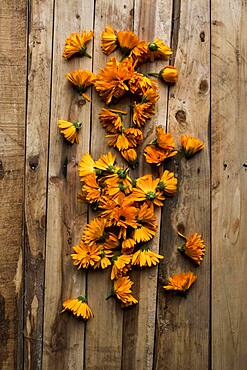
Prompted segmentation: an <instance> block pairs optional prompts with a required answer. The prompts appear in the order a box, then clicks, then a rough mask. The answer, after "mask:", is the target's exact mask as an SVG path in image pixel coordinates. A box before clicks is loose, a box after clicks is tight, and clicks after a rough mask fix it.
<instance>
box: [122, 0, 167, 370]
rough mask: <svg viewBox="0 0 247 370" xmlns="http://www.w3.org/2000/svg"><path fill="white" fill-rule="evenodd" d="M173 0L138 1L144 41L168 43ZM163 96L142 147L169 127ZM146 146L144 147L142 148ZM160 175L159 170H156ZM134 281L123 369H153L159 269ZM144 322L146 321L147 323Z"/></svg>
mask: <svg viewBox="0 0 247 370" xmlns="http://www.w3.org/2000/svg"><path fill="white" fill-rule="evenodd" d="M171 12H172V1H170V0H166V1H161V0H156V1H153V2H150V1H148V0H138V1H136V2H135V11H134V30H135V32H136V33H137V34H138V36H139V37H140V38H141V39H142V40H148V41H152V40H153V39H154V38H155V37H159V38H161V39H163V40H164V41H165V42H166V43H167V44H169V38H170V31H171ZM162 67H164V62H156V63H152V64H149V65H147V66H143V67H142V70H143V71H146V70H148V71H152V72H154V71H160V70H161V69H162ZM159 94H160V99H159V101H158V103H157V104H156V114H155V116H154V118H153V119H152V121H151V122H150V123H149V124H148V126H147V130H145V142H144V145H143V147H144V146H145V145H146V144H148V143H150V142H151V141H152V140H153V139H154V136H155V126H156V125H163V126H164V128H165V126H166V115H167V98H168V89H167V87H166V86H164V85H163V84H159ZM142 149H143V148H142ZM150 171H151V166H149V165H147V164H146V163H145V160H144V158H143V156H142V155H140V158H139V166H138V169H137V171H136V176H143V175H144V174H145V173H150ZM153 173H154V176H157V175H158V173H157V171H154V172H153ZM156 216H157V219H158V224H159V223H160V217H161V209H157V210H156ZM159 238H160V228H159V229H158V231H157V233H156V235H155V237H154V239H153V241H152V248H153V249H154V250H156V251H157V252H159ZM133 275H134V278H133V280H134V281H135V283H136V286H135V292H136V296H137V297H138V298H139V304H138V305H137V306H136V307H134V308H133V309H132V310H128V311H126V312H125V314H124V329H123V330H124V338H123V359H122V368H123V369H147V370H149V369H152V366H153V355H154V337H155V316H156V296H157V276H158V268H152V269H145V270H143V271H141V272H140V271H137V272H135V273H134V274H133ZM144 323H145V324H144Z"/></svg>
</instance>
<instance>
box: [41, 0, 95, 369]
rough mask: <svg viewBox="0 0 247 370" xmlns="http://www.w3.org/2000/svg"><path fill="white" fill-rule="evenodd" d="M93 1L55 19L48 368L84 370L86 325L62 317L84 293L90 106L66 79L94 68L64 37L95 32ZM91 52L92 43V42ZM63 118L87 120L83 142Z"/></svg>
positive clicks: (70, 5)
mask: <svg viewBox="0 0 247 370" xmlns="http://www.w3.org/2000/svg"><path fill="white" fill-rule="evenodd" d="M93 14H94V1H92V0H90V1H88V0H85V1H81V0H73V1H69V2H67V3H65V2H56V6H55V15H54V46H53V74H52V99H51V127H50V152H49V182H48V214H47V217H48V221H47V239H46V267H45V312H44V346H43V368H44V369H57V368H58V367H59V369H66V370H67V369H82V368H83V361H84V327H85V324H84V323H83V322H82V321H78V320H77V319H76V318H74V317H69V315H68V314H67V313H65V314H62V315H61V314H60V312H61V308H62V302H63V301H64V300H65V299H68V298H72V297H78V296H79V295H81V294H84V293H85V276H84V273H82V272H78V271H77V270H76V268H74V267H73V265H72V261H71V257H70V254H71V252H72V246H73V245H75V244H76V243H78V241H79V239H80V236H81V232H82V228H83V226H84V225H85V223H86V222H87V206H86V205H83V204H80V203H78V201H77V199H76V194H77V192H78V190H79V189H80V182H79V178H78V174H77V163H78V162H79V160H80V158H81V155H82V153H83V152H86V151H88V149H89V140H90V138H89V136H90V104H89V103H87V104H86V105H82V104H81V102H82V100H81V98H80V97H79V95H78V94H77V93H76V92H74V91H73V89H72V87H71V85H70V84H69V83H68V81H66V79H65V73H67V72H70V71H72V70H75V69H79V68H82V69H89V70H91V69H92V60H91V59H88V58H86V57H84V58H80V57H75V58H73V59H71V60H70V61H67V60H64V59H63V58H62V53H63V48H64V42H65V38H66V37H67V36H69V35H70V33H72V32H79V31H83V30H92V28H93ZM88 45H89V52H90V49H91V47H92V42H90V43H89V44H88ZM58 119H69V120H77V119H78V120H79V121H81V122H83V125H82V129H81V131H80V134H79V138H80V144H79V145H76V144H74V145H73V146H71V145H70V144H67V143H66V142H64V140H63V138H62V136H61V135H60V134H59V132H58V129H57V121H58Z"/></svg>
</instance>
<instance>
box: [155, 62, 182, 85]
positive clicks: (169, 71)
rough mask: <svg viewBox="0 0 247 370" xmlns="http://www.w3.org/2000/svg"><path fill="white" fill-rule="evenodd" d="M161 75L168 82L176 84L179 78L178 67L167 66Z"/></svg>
mask: <svg viewBox="0 0 247 370" xmlns="http://www.w3.org/2000/svg"><path fill="white" fill-rule="evenodd" d="M159 77H160V79H161V80H162V81H165V82H166V83H168V84H175V83H176V82H177V80H178V71H177V68H176V67H174V66H166V67H165V68H163V69H162V70H161V71H160V73H159Z"/></svg>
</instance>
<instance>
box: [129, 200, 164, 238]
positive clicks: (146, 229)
mask: <svg viewBox="0 0 247 370" xmlns="http://www.w3.org/2000/svg"><path fill="white" fill-rule="evenodd" d="M157 228H158V224H157V219H156V216H155V214H154V210H153V207H150V206H149V205H148V204H147V203H143V204H142V205H141V206H140V209H139V211H138V213H137V227H136V229H135V230H134V231H133V234H132V237H133V239H134V240H135V242H137V243H141V242H147V241H149V240H150V239H152V238H153V237H154V235H155V232H156V230H157Z"/></svg>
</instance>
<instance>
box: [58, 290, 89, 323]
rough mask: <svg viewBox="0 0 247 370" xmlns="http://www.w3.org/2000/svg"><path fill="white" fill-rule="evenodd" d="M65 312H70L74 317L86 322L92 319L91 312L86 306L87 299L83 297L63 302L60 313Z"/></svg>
mask: <svg viewBox="0 0 247 370" xmlns="http://www.w3.org/2000/svg"><path fill="white" fill-rule="evenodd" d="M66 310H68V311H71V312H72V313H73V315H74V316H76V317H82V318H83V319H84V320H88V319H90V318H91V317H93V312H92V310H91V308H90V307H89V306H88V304H87V298H86V297H85V296H83V295H80V296H79V297H77V298H74V299H67V300H66V301H64V302H63V310H62V312H64V311H66Z"/></svg>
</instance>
